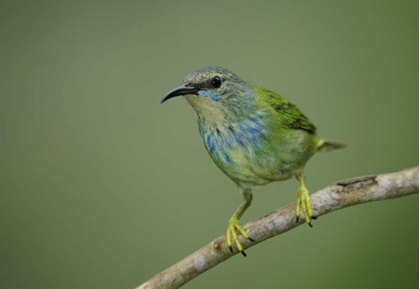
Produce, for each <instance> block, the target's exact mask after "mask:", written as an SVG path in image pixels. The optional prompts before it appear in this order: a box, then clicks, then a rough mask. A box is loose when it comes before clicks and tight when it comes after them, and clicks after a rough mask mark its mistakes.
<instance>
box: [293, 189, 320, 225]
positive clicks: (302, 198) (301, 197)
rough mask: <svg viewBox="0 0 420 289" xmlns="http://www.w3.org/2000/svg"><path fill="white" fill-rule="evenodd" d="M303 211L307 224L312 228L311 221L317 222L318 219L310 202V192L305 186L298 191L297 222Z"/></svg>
mask: <svg viewBox="0 0 420 289" xmlns="http://www.w3.org/2000/svg"><path fill="white" fill-rule="evenodd" d="M301 209H302V212H303V216H304V217H305V221H306V223H308V225H309V226H310V227H312V223H311V220H316V217H315V216H314V213H313V211H312V206H311V202H310V200H309V192H308V190H307V189H306V188H305V187H304V186H302V187H301V188H300V189H299V191H298V198H297V201H296V222H298V221H299V216H300V210H301Z"/></svg>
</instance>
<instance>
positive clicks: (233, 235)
mask: <svg viewBox="0 0 420 289" xmlns="http://www.w3.org/2000/svg"><path fill="white" fill-rule="evenodd" d="M240 190H241V193H242V195H243V197H244V200H243V201H242V203H241V205H240V206H239V208H238V209H237V210H236V211H235V213H234V214H233V215H232V217H230V219H229V222H228V228H227V232H226V241H227V245H228V246H229V249H230V251H231V252H233V250H232V239H233V240H234V241H235V244H236V247H237V248H238V251H239V252H241V253H242V255H244V256H245V257H246V254H245V252H244V250H243V247H242V245H241V243H240V242H239V237H238V232H239V233H240V234H241V235H242V236H243V237H244V238H246V239H248V240H250V241H252V242H254V240H253V239H252V238H250V237H249V235H248V234H247V233H246V232H245V229H244V227H243V226H242V224H241V223H240V222H239V219H240V218H241V217H242V215H243V214H244V213H245V211H246V209H248V207H249V206H250V205H251V202H252V192H251V190H250V189H242V188H241V189H240Z"/></svg>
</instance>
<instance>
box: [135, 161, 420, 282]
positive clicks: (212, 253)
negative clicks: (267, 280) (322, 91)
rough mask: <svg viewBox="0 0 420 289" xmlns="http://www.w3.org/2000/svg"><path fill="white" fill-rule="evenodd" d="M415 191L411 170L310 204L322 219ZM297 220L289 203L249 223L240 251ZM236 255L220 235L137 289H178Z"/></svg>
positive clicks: (362, 180)
mask: <svg viewBox="0 0 420 289" xmlns="http://www.w3.org/2000/svg"><path fill="white" fill-rule="evenodd" d="M418 190H419V168H418V167H414V168H410V169H405V170H403V171H400V172H396V173H390V174H381V175H372V176H362V177H358V178H353V179H348V180H344V181H340V182H337V183H335V184H332V185H330V186H328V187H326V188H324V189H322V190H320V191H318V192H316V193H314V194H311V204H312V207H313V210H314V214H315V216H322V215H325V214H328V213H330V212H333V211H336V210H339V209H342V208H345V207H349V206H353V205H357V204H362V203H367V202H372V201H378V200H385V199H393V198H399V197H403V196H407V195H410V194H414V193H418ZM300 219H301V221H300V222H299V223H296V216H295V204H290V205H288V206H285V207H283V208H281V209H278V210H275V211H272V212H271V213H268V214H267V215H265V216H263V217H261V218H258V219H256V220H253V221H251V222H249V223H248V224H246V225H245V226H244V228H245V230H246V231H247V232H248V233H249V234H250V236H252V238H254V239H255V240H256V241H255V242H250V241H248V240H245V239H243V238H241V242H242V244H243V246H244V249H246V248H249V247H252V246H255V245H257V244H258V243H261V242H263V241H265V240H267V239H268V238H271V237H274V236H276V235H279V234H281V233H284V232H287V231H289V230H291V229H293V228H296V227H297V226H299V225H301V224H302V223H303V218H300ZM237 253H238V251H236V250H235V251H234V253H233V254H232V253H231V252H230V251H229V248H228V247H227V246H226V237H225V236H221V237H219V238H217V239H215V240H213V241H212V242H211V243H209V244H208V245H206V246H204V247H203V248H201V249H199V250H198V251H196V252H194V253H192V254H191V255H189V256H188V257H186V258H185V259H183V260H181V261H179V262H178V263H176V264H175V265H173V266H171V267H169V268H168V269H166V270H165V271H162V272H161V273H159V274H157V275H156V276H154V277H153V278H151V279H150V280H148V281H146V282H145V283H143V284H142V285H140V286H139V287H137V289H152V288H153V289H154V288H165V289H166V288H179V287H180V286H182V285H183V284H185V283H187V282H188V281H190V280H191V279H193V278H195V277H197V276H198V275H200V274H201V273H203V272H205V271H207V270H208V269H210V268H212V267H213V266H216V265H217V264H219V263H221V262H223V261H225V260H226V259H228V258H230V257H232V256H234V255H236V254H237Z"/></svg>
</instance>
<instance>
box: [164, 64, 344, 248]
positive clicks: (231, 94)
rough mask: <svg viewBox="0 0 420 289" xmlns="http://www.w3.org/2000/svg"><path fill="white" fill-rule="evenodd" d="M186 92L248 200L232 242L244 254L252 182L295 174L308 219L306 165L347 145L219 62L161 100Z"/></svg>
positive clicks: (215, 152) (220, 161)
mask: <svg viewBox="0 0 420 289" xmlns="http://www.w3.org/2000/svg"><path fill="white" fill-rule="evenodd" d="M180 95H182V96H185V98H186V99H187V101H188V102H189V103H190V104H191V106H192V107H193V108H194V110H195V111H196V112H197V116H198V124H199V130H200V134H201V136H202V137H203V141H204V145H205V147H206V149H207V151H208V153H209V155H210V157H211V158H212V159H213V161H214V162H215V163H216V165H217V166H218V167H219V168H220V169H221V170H222V171H223V172H224V173H225V174H226V175H227V176H228V177H229V178H231V179H232V180H233V181H234V182H235V183H236V184H237V185H238V187H239V189H240V191H241V192H242V194H243V195H244V201H243V203H242V204H241V206H240V207H239V208H238V210H237V211H236V212H235V214H234V215H233V216H232V218H231V219H230V220H229V224H228V231H227V243H228V245H229V247H230V248H231V245H232V239H233V240H234V241H235V243H236V245H237V248H238V250H239V251H241V252H242V253H243V254H245V253H244V252H243V247H242V245H241V242H240V241H239V238H238V232H239V233H240V234H241V235H243V236H244V237H245V238H247V239H250V240H252V239H251V238H250V237H249V236H248V234H247V233H246V232H245V230H243V227H242V225H241V224H240V222H239V218H240V217H241V216H242V214H243V213H244V212H245V210H246V208H248V207H249V205H250V204H251V200H252V193H251V192H252V191H251V190H252V188H253V187H255V186H260V185H264V184H268V183H270V182H273V181H282V180H286V179H289V178H292V177H295V178H296V179H297V180H298V181H299V183H300V187H299V191H298V201H297V206H296V215H297V217H299V215H300V210H301V209H302V212H303V216H304V218H305V220H306V222H307V223H309V225H311V218H312V219H314V218H315V217H314V214H313V212H312V208H311V205H310V202H309V196H308V191H307V189H306V187H305V185H304V177H303V169H304V166H305V164H306V162H307V161H308V160H309V159H310V158H311V157H312V156H313V155H314V154H315V153H316V152H320V151H322V152H324V151H330V150H333V149H338V148H342V147H344V146H345V145H344V144H341V143H338V142H329V141H325V140H323V139H322V138H320V137H319V136H317V134H316V127H315V125H314V124H313V123H312V122H311V121H310V120H309V119H308V118H307V117H306V116H305V115H304V114H303V113H302V112H301V111H300V110H299V108H298V107H297V106H296V105H294V104H292V103H290V102H289V101H288V100H287V99H285V98H283V97H282V96H280V95H279V94H277V93H275V92H273V91H270V90H267V89H265V88H261V87H258V86H254V85H249V84H247V83H246V82H244V81H243V80H242V79H240V78H239V77H238V76H236V75H235V74H233V73H232V72H230V71H228V70H226V69H223V68H220V67H204V68H201V69H199V70H196V71H194V72H193V73H191V74H189V75H187V76H186V77H185V78H184V81H183V84H182V85H181V86H179V87H177V88H175V89H174V90H172V91H170V92H169V93H168V94H167V95H166V96H165V98H164V99H163V100H162V102H164V101H166V100H167V99H169V98H172V97H174V96H180Z"/></svg>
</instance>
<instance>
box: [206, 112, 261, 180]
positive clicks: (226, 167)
mask: <svg viewBox="0 0 420 289" xmlns="http://www.w3.org/2000/svg"><path fill="white" fill-rule="evenodd" d="M200 133H201V135H202V137H203V140H204V145H205V147H206V149H207V151H208V153H209V154H210V156H211V158H212V159H213V161H214V162H215V163H216V164H217V165H218V166H219V168H220V169H221V170H222V171H223V172H224V173H225V174H226V175H228V176H229V177H230V178H231V179H233V180H234V181H236V182H240V181H241V180H247V181H250V182H253V183H255V184H260V183H261V184H265V183H268V182H267V180H263V179H261V178H260V177H259V176H257V175H256V174H255V173H254V172H253V168H252V167H253V164H254V163H255V158H256V157H257V155H258V154H260V152H261V151H262V150H263V149H264V147H265V146H266V144H267V128H266V125H265V119H264V114H261V113H256V114H253V115H251V116H250V117H249V118H247V119H245V120H241V121H239V122H230V123H225V124H223V125H221V126H217V127H211V126H207V125H206V124H205V123H200Z"/></svg>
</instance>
